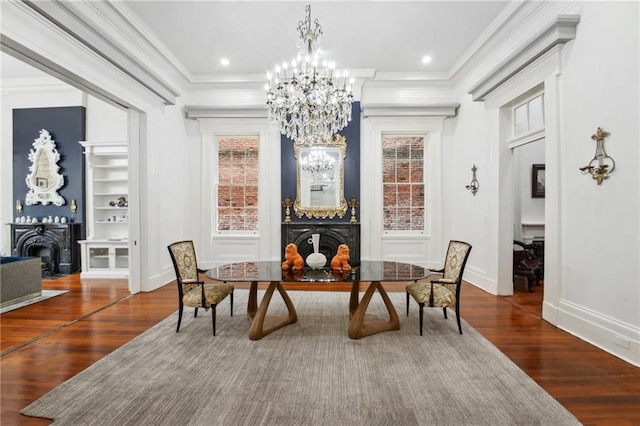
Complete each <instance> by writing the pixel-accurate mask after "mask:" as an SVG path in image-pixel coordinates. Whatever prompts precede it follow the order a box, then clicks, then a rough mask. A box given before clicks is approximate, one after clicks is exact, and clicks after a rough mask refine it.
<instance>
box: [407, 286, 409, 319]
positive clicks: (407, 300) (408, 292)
mask: <svg viewBox="0 0 640 426" xmlns="http://www.w3.org/2000/svg"><path fill="white" fill-rule="evenodd" d="M407 316H409V292H407Z"/></svg>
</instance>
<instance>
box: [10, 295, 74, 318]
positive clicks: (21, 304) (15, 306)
mask: <svg viewBox="0 0 640 426" xmlns="http://www.w3.org/2000/svg"><path fill="white" fill-rule="evenodd" d="M68 292H69V291H68V290H42V294H41V295H40V296H38V297H32V298H31V299H27V300H23V301H22V302H18V303H12V304H11V305H8V306H5V307H4V308H0V314H4V313H5V312H11V311H14V310H16V309H19V308H24V307H25V306H29V305H33V304H34V303H38V302H42V301H43V300H47V299H51V298H52V297H56V296H60V295H61V294H65V293H68Z"/></svg>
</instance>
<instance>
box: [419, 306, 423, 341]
mask: <svg viewBox="0 0 640 426" xmlns="http://www.w3.org/2000/svg"><path fill="white" fill-rule="evenodd" d="M419 305H420V335H421V336H422V321H423V320H424V303H420V304H419Z"/></svg>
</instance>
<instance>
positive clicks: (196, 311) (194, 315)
mask: <svg viewBox="0 0 640 426" xmlns="http://www.w3.org/2000/svg"><path fill="white" fill-rule="evenodd" d="M193 317H194V318H198V308H196V310H195V311H193Z"/></svg>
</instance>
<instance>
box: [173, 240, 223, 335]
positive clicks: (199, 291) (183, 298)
mask: <svg viewBox="0 0 640 426" xmlns="http://www.w3.org/2000/svg"><path fill="white" fill-rule="evenodd" d="M168 249H169V254H170V255H171V260H172V261H173V268H174V269H175V271H176V279H177V284H178V303H179V305H178V306H179V310H178V328H176V333H177V332H178V331H180V323H181V322H182V310H183V308H184V307H185V306H187V307H191V308H195V312H194V315H193V316H194V318H195V317H197V316H198V308H204V309H205V310H209V308H211V317H212V322H213V335H214V336H215V335H216V306H217V305H218V304H219V303H220V302H222V301H223V300H224V298H225V297H227V296H229V301H230V303H231V307H230V310H231V316H233V285H231V284H227V283H216V284H205V283H204V281H202V280H200V275H199V274H200V273H203V272H205V270H203V269H198V266H197V265H198V264H197V261H196V251H195V248H194V247H193V241H178V242H175V243H173V244H170V245H169V246H168Z"/></svg>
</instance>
